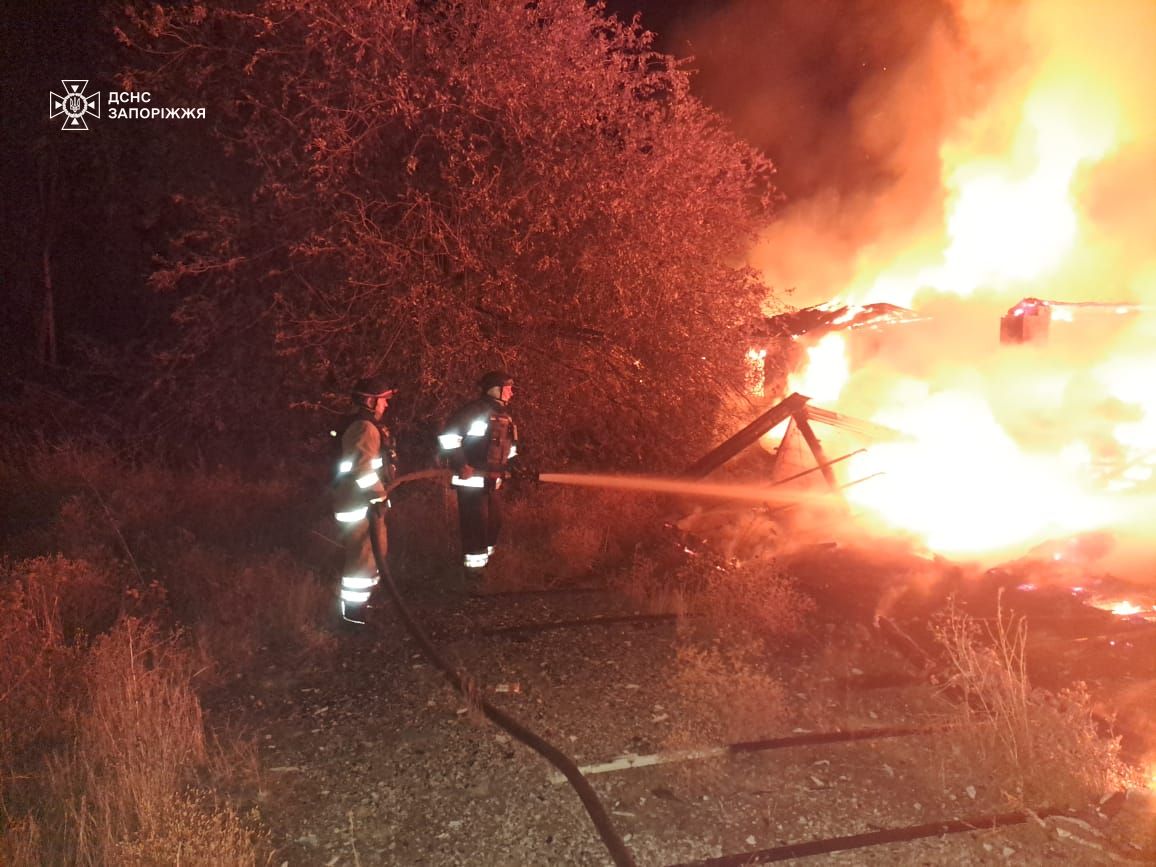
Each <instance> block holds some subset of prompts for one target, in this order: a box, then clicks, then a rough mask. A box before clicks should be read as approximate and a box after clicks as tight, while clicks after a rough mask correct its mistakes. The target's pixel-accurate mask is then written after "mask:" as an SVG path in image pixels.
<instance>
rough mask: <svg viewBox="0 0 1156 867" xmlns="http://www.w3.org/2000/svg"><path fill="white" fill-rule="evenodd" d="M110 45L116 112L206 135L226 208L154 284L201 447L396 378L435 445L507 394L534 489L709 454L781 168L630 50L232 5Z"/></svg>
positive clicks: (462, 9) (557, 4) (540, 24)
mask: <svg viewBox="0 0 1156 867" xmlns="http://www.w3.org/2000/svg"><path fill="white" fill-rule="evenodd" d="M120 35H121V37H122V40H123V41H124V42H125V43H126V44H127V45H129V46H130V47H131V48H132V49H134V50H136V51H139V54H137V55H136V56H137V57H138V58H139V62H138V63H137V64H136V68H135V69H133V70H132V71H131V72H129V73H127V75H126V84H127V86H130V87H138V88H142V89H150V90H162V91H165V92H170V93H173V92H181V93H196V94H203V95H205V97H206V98H205V100H204V102H206V103H208V104H210V105H212V106H213V107H214V113H213V114H214V116H213V123H214V131H215V135H216V140H217V141H218V142H219V146H220V152H219V154H212V155H209V154H205V155H204V156H203V157H202V158H203V159H205V160H209V159H212V160H219V161H220V162H219V172H218V174H217V176H216V177H217V180H216V183H215V184H214V186H213V187H212V188H211V189H206V190H202V191H200V192H198V193H197V194H195V195H190V196H189V197H188V199H187V200H186V201H185V202H184V205H185V206H186V207H187V210H188V215H189V222H188V223H187V224H186V225H187V229H186V231H184V232H183V233H182V234H181V235H180V236H179V237H177V238H176V239H175V242H174V245H173V249H172V251H171V255H170V256H169V257H168V258H167V259H166V260H165V261H164V262H163V263H162V265H161V267H160V268H159V270H158V271H157V272H156V273H155V275H154V277H153V283H154V285H155V287H156V288H157V289H160V290H166V291H170V292H175V293H178V295H179V298H180V305H179V310H178V318H179V320H180V321H181V323H182V324H183V325H184V332H183V333H184V338H183V342H182V343H181V345H180V347H179V348H177V349H175V350H174V351H172V352H171V353H168V354H166V355H165V356H164V358H163V359H162V361H163V362H164V363H165V364H166V365H167V368H166V369H167V373H166V375H165V376H164V377H162V378H160V379H159V380H158V382H163V383H165V384H166V386H177V385H179V387H180V388H181V389H182V393H183V394H185V395H186V396H187V397H188V398H189V400H188V403H189V407H188V414H187V417H186V420H187V422H188V423H189V425H190V429H194V430H195V429H204V428H209V427H212V426H213V425H216V426H218V427H220V426H221V425H225V426H226V432H227V431H228V429H234V428H236V427H237V426H239V425H243V424H244V422H243V421H242V419H244V418H246V417H252V416H253V415H254V414H256V413H264V414H265V416H264V417H265V418H267V419H274V418H277V417H278V416H277V415H276V410H275V408H274V407H272V406H262V404H261V402H262V400H264V399H268V400H270V401H272V402H273V403H275V404H277V405H279V406H280V407H281V408H284V407H285V406H289V405H295V406H298V407H307V408H308V407H313V408H319V407H320V405H322V404H326V405H329V406H334V405H336V398H337V397H338V396H339V395H340V394H341V393H342V392H343V389H344V387H345V385H346V383H348V382H349V381H350V380H351V379H352V378H354V377H356V376H359V375H363V374H370V373H377V372H386V373H390V374H392V375H394V376H395V377H397V378H398V379H399V381H400V382H401V384H402V386H403V388H404V392H403V394H402V395H401V396H399V398H398V400H397V405H398V407H399V408H400V411H401V413H402V417H401V419H400V421H401V423H402V424H401V426H402V428H403V433H406V432H408V433H409V434H410V435H411V436H414V435H416V434H422V435H423V437H424V436H425V435H427V434H429V433H430V430H431V428H432V427H433V426H435V425H436V424H437V423H438V421H440V418H441V417H442V415H443V414H444V413H445V411H446V410H447V409H448V408H449V407H450V406H451V405H452V404H454V403H457V402H459V401H460V400H461V399H462V398H463V396H465V395H467V394H468V393H469V392H470V391H471V390H472V383H473V381H474V379H475V378H476V377H477V375H478V374H480V373H481V372H482V371H484V370H486V369H489V368H494V367H504V368H507V369H509V370H510V371H512V372H513V373H514V374H515V375H516V376H517V378H518V383H519V397H518V404H519V405H518V415H519V419H520V421H521V422H522V424H523V426H524V435H525V436H526V437H527V438H528V439H529V440H530V441H531V443H533V444H534V445H535V446H536V451H537V452H538V454H539V456H540V461H541V462H542V463H543V465H546V466H551V467H554V466H558V465H559V464H561V463H566V462H569V463H577V464H588V465H598V466H603V467H605V466H607V465H611V466H619V467H639V466H643V467H647V468H653V469H657V468H669V467H671V466H678V465H679V464H680V463H681V462H685V461H686V460H687V458H688V457H690V456H692V455H694V454H696V453H699V452H701V451H703V450H704V449H705V448H706V447H707V446H708V445H709V444H710V442H712V441H713V440H714V439H715V438H716V435H715V434H714V433H713V432H712V431H711V424H712V420H713V418H714V415H715V412H716V410H717V408H718V405H719V402H720V397H721V395H722V394H723V393H724V392H725V391H727V390H728V389H738V388H740V387H741V384H742V381H743V370H742V360H743V352H744V349H745V346H744V343H743V336H744V334H745V333H746V331H747V329H748V326H749V324H750V322H751V321H752V319H753V318H754V317H756V316H757V315H758V311H759V303H760V301H762V300H763V297H764V296H765V294H766V289H765V287H763V286H762V285H760V284H759V283H758V282H757V280H756V279H755V278H754V275H753V274H752V273H751V272H749V271H748V270H747V269H745V268H744V267H743V266H742V262H743V257H744V252H745V249H746V247H747V245H748V243H749V242H750V241H751V239H752V238H753V234H754V232H755V231H756V229H757V228H758V227H760V226H761V225H763V224H764V223H765V221H766V220H767V218H768V215H769V210H770V206H771V200H772V197H773V189H772V186H771V180H770V176H771V173H772V167H771V165H770V163H769V162H768V161H767V160H766V159H765V158H764V157H763V156H762V155H760V154H759V153H758V152H756V151H755V150H753V149H752V148H751V147H750V146H748V145H746V144H745V143H743V142H742V141H740V140H739V139H737V138H736V137H735V136H734V135H733V134H731V133H730V132H728V131H727V129H726V128H725V125H724V124H723V123H722V122H721V121H720V119H719V118H718V117H717V116H715V115H714V114H713V113H712V112H710V111H709V110H707V109H706V108H705V107H704V106H703V105H702V104H700V103H699V102H698V101H697V100H696V99H695V98H694V97H692V96H691V95H690V93H689V90H688V80H687V75H686V73H685V72H683V71H682V70H680V69H679V67H678V64H677V63H676V61H675V60H673V59H672V58H670V57H667V56H664V55H661V54H658V53H656V52H655V51H654V50H653V49H652V46H651V35H650V34H648V33H646V32H645V31H643V30H642V29H641V27H640V26H639V25H638V24H637V23H636V22H635V23H623V22H620V21H618V20H617V19H615V18H613V17H607V16H606V14H605V12H604V10H603V9H602V8H600V7H591V6H588V5H587V4H586V3H585V2H583V0H539V2H530V3H525V4H502V3H493V2H489V0H458V2H428V0H427V2H418V0H342V2H338V0H313V2H299V0H256V2H237V0H234V2H231V3H228V4H220V5H217V4H214V6H213V8H209V7H207V6H199V5H194V6H189V5H187V4H180V5H179V6H175V7H173V8H165V7H161V6H150V7H148V8H147V9H146V8H142V11H140V12H139V13H137V14H133V15H131V16H130V17H129V19H127V20H126V21H125V22H123V24H122V30H121V32H120ZM269 413H273V414H272V415H270V414H269ZM429 441H431V442H432V440H429Z"/></svg>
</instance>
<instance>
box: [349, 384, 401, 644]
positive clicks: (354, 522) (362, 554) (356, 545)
mask: <svg viewBox="0 0 1156 867" xmlns="http://www.w3.org/2000/svg"><path fill="white" fill-rule="evenodd" d="M396 392H397V389H395V388H393V387H392V386H391V385H390V383H389V381H388V380H386V379H384V378H382V377H372V378H369V379H361V380H358V381H357V383H356V384H355V385H354V386H353V390H352V392H351V394H350V398H351V399H352V401H353V406H354V415H353V417H352V418H351V419H350V420H349V423H348V424H347V425H346V427H345V430H344V432H343V433H341V457H340V459H339V463H338V467H337V481H336V485H335V488H334V507H333V512H334V517H335V518H336V519H337V522H338V524H340V526H341V531H342V532H341V535H342V537H343V539H344V543H345V565H344V568H343V569H342V572H341V591H340V599H341V616H342V618H344V619H345V620H346V621H349V622H351V623H365V611H366V608H367V607H368V605H369V599H370V596H371V595H372V593H373V590H374V588H375V587H376V586H377V583H378V581H379V580H380V579H381V576H380V575H379V574H378V571H377V563H376V561H375V560H374V557H373V544H372V542H370V533H373V534H375V538H376V539H377V541H378V547H379V549H380V551H381V553H382V556H384V555H385V552H386V550H387V548H388V535H387V530H386V513H387V511H388V509H389V501H388V500H387V499H386V496H385V486H386V485H388V484H389V483H390V482H391V481H393V478H394V475H395V473H396V470H397V453H396V451H395V450H394V443H393V436H392V435H391V434H390V432H389V428H387V427H386V426H385V425H384V424H383V423H382V418H383V416H384V415H385V410H386V408H387V407H388V406H389V399H390V398H391V397H393V395H394V394H395V393H396ZM334 435H335V436H336V432H335V433H334Z"/></svg>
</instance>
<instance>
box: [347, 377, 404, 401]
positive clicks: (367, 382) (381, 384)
mask: <svg viewBox="0 0 1156 867" xmlns="http://www.w3.org/2000/svg"><path fill="white" fill-rule="evenodd" d="M395 394H397V389H396V388H395V387H394V386H393V383H392V382H391V381H390V380H389V379H387V378H386V377H384V376H367V377H363V378H362V379H359V380H357V382H355V383H354V384H353V390H352V392H351V393H350V397H352V398H353V399H354V400H355V401H362V400H365V399H366V398H373V397H393V396H394V395H395Z"/></svg>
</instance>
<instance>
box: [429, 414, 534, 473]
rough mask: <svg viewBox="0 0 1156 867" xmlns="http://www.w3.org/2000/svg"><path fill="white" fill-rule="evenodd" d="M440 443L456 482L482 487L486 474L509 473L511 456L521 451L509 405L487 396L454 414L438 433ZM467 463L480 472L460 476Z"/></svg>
mask: <svg viewBox="0 0 1156 867" xmlns="http://www.w3.org/2000/svg"><path fill="white" fill-rule="evenodd" d="M438 446H439V448H440V451H441V454H442V455H443V456H444V457H445V458H446V460H447V462H448V463H449V465H450V468H451V469H453V470H454V478H453V480H452V481H453V484H455V485H460V486H464V487H482V486H483V484H484V482H483V477H484V478H490V479H501V478H503V477H505V476H506V475H507V471H508V468H509V464H510V459H511V458H513V457H514V456H515V455H517V453H518V428H517V425H515V424H514V419H513V417H512V416H511V415H510V412H509V410H508V409H506V405H505V404H503V403H502V402H501V401H499V400H495V399H494V398H492V397H489V396H486V397H482V398H479V399H478V400H474V401H471V402H470V403H467V404H466V405H465V406H463V407H462V408H461V409H459V410H458V411H457V412H455V413H454V414H453V416H452V417H451V418H450V420H449V422H448V423H447V424H446V426H445V428H444V429H443V431H442V433H441V434H440V435H439V436H438ZM466 465H469V466H471V467H473V468H474V472H475V473H477V475H475V476H472V477H470V478H468V479H463V478H461V477H460V476H458V475H457V472H458V471H459V470H461V468H462V467H464V466H466ZM475 479H477V481H475Z"/></svg>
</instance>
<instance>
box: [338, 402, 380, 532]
mask: <svg viewBox="0 0 1156 867" xmlns="http://www.w3.org/2000/svg"><path fill="white" fill-rule="evenodd" d="M393 475H394V466H393V442H392V439H391V437H390V436H389V431H388V430H387V429H385V428H382V427H380V426H379V425H378V424H376V423H375V422H374V421H373V420H371V419H368V418H364V417H359V418H355V419H354V420H353V421H352V422H351V423H350V424H349V426H348V427H347V428H346V429H345V433H343V434H342V435H341V458H340V461H339V463H338V467H337V485H336V489H335V491H334V504H333V511H334V515H335V517H336V518H337V520H338V521H342V522H352V521H360V520H361V519H362V518H364V517H365V515H366V511H367V509H368V506H369V504H370V503H375V502H378V501H380V500H384V499H385V486H386V485H387V484H389V483H390V482H391V481H393Z"/></svg>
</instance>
